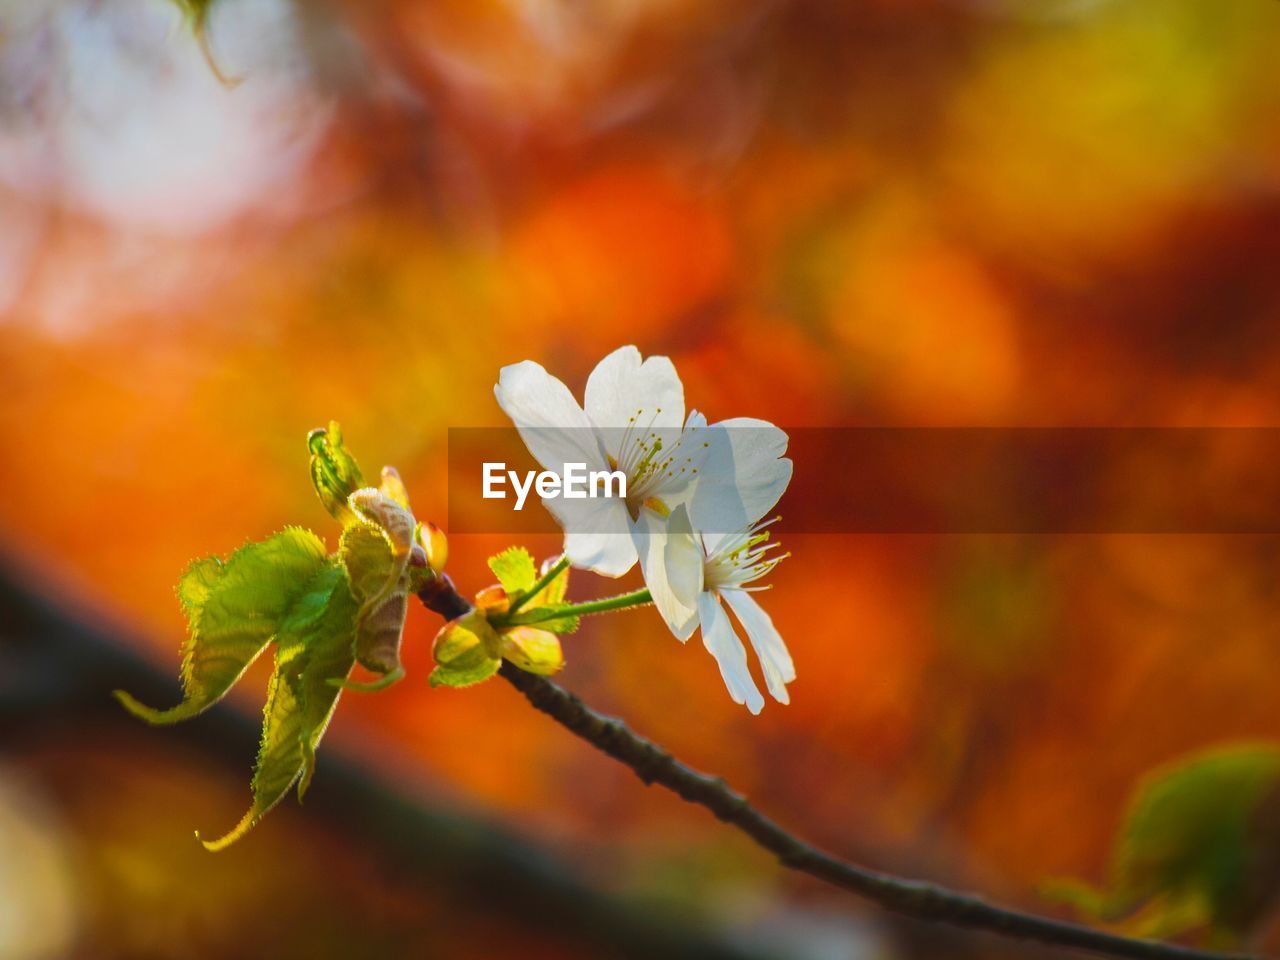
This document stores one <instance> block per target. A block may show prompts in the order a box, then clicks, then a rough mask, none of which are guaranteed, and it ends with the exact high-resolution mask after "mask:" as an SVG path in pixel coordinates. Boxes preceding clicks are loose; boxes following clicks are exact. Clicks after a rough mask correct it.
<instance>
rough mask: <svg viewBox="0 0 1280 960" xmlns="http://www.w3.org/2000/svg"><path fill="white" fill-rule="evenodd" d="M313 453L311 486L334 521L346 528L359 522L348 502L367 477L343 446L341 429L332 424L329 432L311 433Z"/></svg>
mask: <svg viewBox="0 0 1280 960" xmlns="http://www.w3.org/2000/svg"><path fill="white" fill-rule="evenodd" d="M307 449H308V450H310V451H311V484H312V486H314V487H315V490H316V496H318V497H319V498H320V502H321V503H322V504H323V505H324V508H325V509H326V510H328V511H329V513H330V514H331V515H332V516H333V518H334V519H335V520H337V521H339V522H340V523H342V524H344V525H346V524H348V523H354V522H356V520H357V519H358V518H357V517H356V516H355V513H354V512H353V511H352V509H351V507H350V506H348V504H347V498H348V497H350V496H351V494H353V493H355V492H356V491H357V490H359V489H360V488H361V487H363V486H364V475H363V474H362V473H361V472H360V465H359V464H357V463H356V460H355V457H353V456H352V455H351V454H350V453H349V452H348V451H347V448H346V446H345V445H344V444H343V442H342V428H341V427H339V426H338V423H337V421H335V420H330V421H329V426H328V428H323V427H321V428H318V429H316V430H312V431H311V433H310V434H309V435H308V437H307Z"/></svg>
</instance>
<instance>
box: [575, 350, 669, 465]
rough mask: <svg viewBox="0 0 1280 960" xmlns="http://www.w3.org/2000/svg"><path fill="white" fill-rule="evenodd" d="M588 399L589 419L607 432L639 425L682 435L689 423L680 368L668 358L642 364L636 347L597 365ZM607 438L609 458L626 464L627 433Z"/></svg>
mask: <svg viewBox="0 0 1280 960" xmlns="http://www.w3.org/2000/svg"><path fill="white" fill-rule="evenodd" d="M583 399H584V401H585V407H586V412H587V416H588V417H589V418H590V420H591V422H592V423H594V424H595V425H596V426H597V427H599V428H602V429H605V428H626V427H627V426H629V425H631V424H634V425H635V429H636V430H645V431H647V430H650V429H661V428H670V427H673V428H675V430H676V431H677V432H678V431H679V429H680V425H681V423H682V422H683V420H684V386H683V385H682V384H681V383H680V377H679V375H678V374H677V373H676V368H675V366H674V365H673V364H672V363H671V361H670V360H669V359H668V358H667V357H650V358H649V359H648V360H644V361H641V359H640V351H639V350H637V349H636V348H635V347H632V346H628V347H619V348H618V349H617V350H615V351H613V353H611V354H609V355H608V356H607V357H605V358H604V359H603V360H601V361H600V362H599V363H598V364H596V368H595V369H594V370H592V371H591V376H589V377H588V378H587V390H586V394H585V396H584V398H583ZM633 417H634V418H635V419H634V420H633V419H632V418H633ZM606 434H607V436H606V439H605V446H606V449H607V450H608V452H609V455H610V456H612V457H613V458H614V459H616V460H621V459H622V458H621V456H620V455H619V450H618V445H619V442H620V439H621V436H622V434H621V430H620V429H607V430H606Z"/></svg>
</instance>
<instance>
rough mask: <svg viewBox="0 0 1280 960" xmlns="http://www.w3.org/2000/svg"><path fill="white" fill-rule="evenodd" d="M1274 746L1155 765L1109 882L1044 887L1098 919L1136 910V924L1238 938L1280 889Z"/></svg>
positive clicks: (1147, 929) (1279, 783) (1156, 932)
mask: <svg viewBox="0 0 1280 960" xmlns="http://www.w3.org/2000/svg"><path fill="white" fill-rule="evenodd" d="M1277 814H1280V748H1277V747H1275V746H1271V745H1267V744H1244V745H1232V746H1229V747H1223V748H1218V749H1215V750H1212V751H1210V752H1208V753H1204V754H1200V755H1197V756H1193V757H1191V758H1190V759H1187V760H1183V761H1180V762H1178V763H1176V764H1173V765H1170V766H1168V767H1165V768H1163V769H1160V770H1157V771H1156V772H1155V773H1153V774H1152V775H1151V776H1150V777H1148V778H1147V779H1146V780H1145V781H1144V782H1143V783H1142V784H1140V785H1139V787H1138V789H1137V791H1136V792H1135V795H1134V799H1133V801H1132V803H1131V804H1130V807H1129V812H1128V814H1127V816H1126V818H1125V822H1124V825H1123V827H1122V828H1121V831H1120V834H1119V837H1118V839H1117V843H1116V847H1115V850H1114V851H1113V854H1112V858H1111V863H1110V866H1109V870H1108V879H1107V886H1106V889H1105V890H1094V889H1092V888H1089V887H1088V886H1086V885H1084V884H1079V883H1075V882H1061V883H1058V884H1055V885H1050V887H1049V889H1048V890H1047V891H1046V892H1047V893H1049V894H1050V895H1051V896H1055V897H1057V898H1058V899H1062V900H1067V901H1069V902H1071V903H1073V904H1074V905H1075V906H1076V907H1077V908H1079V909H1080V910H1081V911H1082V912H1085V913H1087V914H1089V915H1091V916H1094V917H1096V918H1097V919H1100V920H1118V919H1122V918H1125V917H1128V916H1133V915H1135V914H1138V912H1139V910H1142V914H1141V915H1139V916H1137V922H1138V923H1140V924H1141V926H1140V927H1139V928H1138V929H1135V930H1134V931H1133V932H1135V933H1140V934H1142V935H1146V936H1173V935H1176V934H1180V933H1183V932H1186V931H1188V930H1191V929H1194V928H1204V930H1205V932H1206V933H1207V935H1208V937H1209V939H1210V940H1211V941H1212V942H1213V943H1215V944H1217V945H1223V946H1225V945H1229V944H1232V943H1236V942H1239V941H1240V940H1241V939H1242V938H1243V937H1244V936H1245V935H1246V934H1247V933H1249V932H1250V931H1251V930H1252V929H1253V928H1254V927H1255V926H1256V925H1257V924H1258V923H1259V922H1260V921H1261V920H1262V919H1263V918H1264V917H1265V915H1266V914H1267V912H1268V910H1269V908H1270V906H1271V904H1272V903H1273V902H1274V898H1275V895H1276V893H1277V892H1280V816H1277Z"/></svg>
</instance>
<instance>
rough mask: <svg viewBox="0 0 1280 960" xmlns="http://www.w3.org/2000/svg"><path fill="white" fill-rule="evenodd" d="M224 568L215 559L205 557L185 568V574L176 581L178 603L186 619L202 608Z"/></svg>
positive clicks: (220, 562) (219, 561)
mask: <svg viewBox="0 0 1280 960" xmlns="http://www.w3.org/2000/svg"><path fill="white" fill-rule="evenodd" d="M225 569H226V567H225V566H224V565H223V563H222V561H221V560H219V559H218V558H217V557H206V558H205V559H203V560H196V561H194V562H193V563H192V564H191V566H189V567H187V571H186V573H184V574H183V575H182V579H181V580H179V581H178V591H177V592H178V602H179V603H180V604H182V612H183V613H185V614H186V615H187V616H188V617H191V616H193V615H194V614H195V613H196V611H197V610H199V609H200V608H201V607H203V606H204V602H205V600H207V599H208V598H209V591H211V590H212V589H213V587H214V584H216V583H217V582H218V580H220V579H221V578H222V572H223V570H225Z"/></svg>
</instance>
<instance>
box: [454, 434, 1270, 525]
mask: <svg viewBox="0 0 1280 960" xmlns="http://www.w3.org/2000/svg"><path fill="white" fill-rule="evenodd" d="M783 429H784V430H785V432H786V433H787V434H788V436H789V443H788V447H787V451H786V456H787V457H788V458H790V459H791V460H792V461H793V463H794V474H793V477H792V480H791V483H790V485H789V487H788V488H787V490H786V493H784V494H783V496H782V499H781V501H780V502H779V503H778V505H777V506H776V507H774V508H773V509H772V510H770V511H769V515H770V516H772V515H774V514H778V515H781V516H782V518H783V520H782V523H781V524H780V527H781V528H782V529H783V530H785V531H787V532H792V533H905V534H940V533H947V534H956V533H989V534H998V533H1009V534H1014V533H1148V534H1150V533H1219V534H1275V533H1280V428H1253V427H1225V428H896V427H895V428H858V427H855V428H829V427H792V428H783ZM657 432H659V433H663V431H657ZM678 434H679V431H678V430H677V431H666V432H665V434H664V436H663V444H662V447H661V449H660V450H659V451H658V454H656V455H655V459H654V460H651V461H650V462H651V463H658V462H660V461H661V459H662V458H663V457H665V456H668V455H670V454H671V453H672V452H673V451H674V452H675V456H673V458H672V463H674V464H676V466H677V467H678V466H679V464H680V463H685V465H686V467H687V468H690V469H691V466H690V464H691V463H692V462H696V460H697V456H698V454H697V451H698V449H700V448H701V443H702V441H699V444H698V447H697V448H695V446H694V445H693V444H692V443H690V442H689V441H688V439H687V438H686V441H685V443H684V444H683V445H682V444H678V443H677V442H676V439H675V438H676V437H677V436H678ZM775 439H776V437H775V435H774V434H772V432H770V431H764V430H757V429H756V428H752V427H745V428H739V429H738V430H736V431H734V435H733V437H732V442H731V445H730V446H726V447H725V448H724V449H726V450H729V454H728V455H726V456H727V457H728V459H726V456H721V457H719V458H718V459H717V460H716V462H715V463H712V464H704V465H703V466H704V472H703V474H701V475H700V479H699V480H698V482H699V483H701V482H703V480H702V479H701V477H705V476H706V474H707V471H714V472H716V473H717V474H718V475H723V473H724V472H725V470H726V469H732V468H733V465H734V463H746V462H748V461H750V460H751V458H752V453H753V451H755V452H756V453H759V452H760V451H761V450H762V448H763V447H765V446H767V445H768V444H770V443H772V442H774V441H775ZM623 440H625V442H624V444H623V445H624V448H627V449H632V448H634V444H635V440H636V437H635V436H634V435H633V434H627V435H626V437H625V438H623V437H621V436H618V435H612V434H607V435H605V436H604V437H597V436H595V435H594V431H590V430H586V429H573V430H570V429H566V430H555V429H552V428H544V429H543V430H542V431H540V433H539V436H538V437H537V438H535V440H534V442H535V445H536V446H539V449H540V452H542V453H544V457H545V450H546V449H547V448H551V449H563V450H566V451H581V452H582V457H581V459H582V461H589V460H591V459H592V458H593V457H594V458H597V459H598V458H599V457H600V454H597V453H595V451H597V450H600V449H601V448H602V447H605V448H607V447H609V446H610V445H612V446H613V447H614V448H615V449H616V447H617V446H618V444H619V442H621V441H623ZM628 443H629V444H632V447H627V446H626V444H628ZM681 446H684V448H685V449H683V450H682V449H681ZM571 455H572V456H573V459H575V460H577V459H578V457H577V456H576V455H574V454H571ZM605 456H607V454H606V455H605ZM568 458H569V456H568V455H566V456H565V458H564V459H566V460H567V459H568ZM619 459H621V458H619ZM632 459H633V460H634V459H635V457H634V456H633V458H632ZM486 463H489V464H495V465H497V464H501V465H502V471H503V473H504V476H505V474H506V471H514V472H515V473H516V474H517V477H518V482H519V483H522V484H523V483H526V482H527V477H528V475H529V474H530V472H534V473H535V475H536V472H538V471H542V470H543V469H545V468H547V467H549V466H554V470H555V472H557V473H562V472H563V467H564V465H563V463H560V464H555V465H552V464H539V463H538V462H537V461H536V460H534V458H533V456H532V455H531V454H530V453H529V450H528V448H527V447H526V444H525V442H524V441H523V440H522V439H521V437H520V435H519V434H518V433H517V431H516V430H515V429H513V428H452V429H450V431H449V457H448V466H449V491H448V493H449V505H448V522H449V528H448V529H449V532H450V533H452V534H457V533H520V534H524V533H554V532H556V531H558V530H559V529H560V524H558V523H557V521H556V520H555V518H554V517H552V516H551V514H550V513H549V512H548V511H547V510H546V509H544V507H543V504H542V502H541V500H540V498H539V497H538V495H537V493H536V491H535V489H534V488H530V489H529V492H528V495H527V499H526V502H525V503H524V506H523V509H521V510H516V509H515V503H516V497H515V490H514V485H515V483H514V482H513V481H512V479H511V478H510V477H507V479H506V480H505V481H504V483H503V484H500V485H495V484H491V486H490V490H491V492H493V491H494V490H495V488H496V489H502V490H503V491H504V492H505V493H506V496H504V497H503V498H500V499H499V498H496V497H495V498H485V497H484V496H483V493H484V489H485V488H484V477H485V466H484V465H485V464H486ZM623 465H625V464H623ZM612 466H613V464H611V463H608V462H604V463H596V464H594V465H592V464H590V463H586V469H587V470H588V471H590V470H604V469H606V468H608V467H612ZM497 469H498V468H497V467H496V466H494V467H490V468H489V472H490V475H491V476H494V475H495V474H496V472H497ZM721 478H722V477H721ZM634 486H635V484H634V483H633V484H632V488H633V497H632V498H633V500H634V496H635V495H634ZM709 486H710V481H708V489H709ZM578 487H579V489H580V488H581V484H579V485H578ZM545 488H546V485H544V489H545ZM598 489H600V490H601V492H603V484H601V485H600V486H599V488H598ZM615 492H616V490H615ZM717 495H718V496H720V495H722V494H719V493H718V494H717ZM561 503H562V504H563V503H564V501H563V500H562V501H561ZM597 506H598V504H597V503H596V502H595V501H584V500H578V501H575V504H573V505H572V509H570V510H569V513H570V514H571V520H570V521H569V522H570V523H571V524H572V525H574V526H575V528H576V529H579V530H583V531H584V532H587V531H589V532H610V531H611V530H613V529H615V528H613V527H612V526H609V527H605V528H604V529H595V525H596V524H605V523H611V522H612V521H608V520H601V519H598V518H600V517H602V516H604V515H605V514H607V513H609V511H608V510H602V509H596V507H597ZM635 507H636V504H635V503H633V504H632V505H631V509H632V510H634V509H635ZM563 512H564V511H563V510H562V513H563ZM614 512H615V513H616V511H614ZM716 532H728V531H716Z"/></svg>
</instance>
